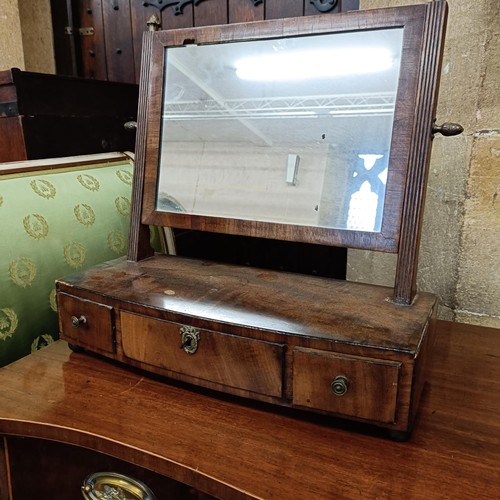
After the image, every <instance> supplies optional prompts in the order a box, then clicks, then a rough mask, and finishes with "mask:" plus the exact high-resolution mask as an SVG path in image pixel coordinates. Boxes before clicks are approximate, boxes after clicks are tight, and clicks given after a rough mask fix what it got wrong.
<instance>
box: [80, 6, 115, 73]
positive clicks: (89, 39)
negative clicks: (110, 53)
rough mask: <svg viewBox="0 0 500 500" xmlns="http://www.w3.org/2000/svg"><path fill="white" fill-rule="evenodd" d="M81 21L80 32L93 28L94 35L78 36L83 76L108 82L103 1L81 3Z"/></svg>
mask: <svg viewBox="0 0 500 500" xmlns="http://www.w3.org/2000/svg"><path fill="white" fill-rule="evenodd" d="M79 19H80V28H79V29H80V30H82V29H83V30H85V29H87V28H93V34H80V33H79V34H77V36H78V37H79V42H80V50H81V54H82V76H83V77H84V78H95V79H96V80H107V79H108V75H107V67H106V51H105V46H104V24H103V19H102V1H101V0H83V1H81V2H80V5H79ZM83 33H85V31H83Z"/></svg>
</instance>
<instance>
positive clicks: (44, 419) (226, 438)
mask: <svg viewBox="0 0 500 500" xmlns="http://www.w3.org/2000/svg"><path fill="white" fill-rule="evenodd" d="M499 359H500V332H499V331H498V330H492V329H482V328H478V327H473V326H468V325H459V324H452V323H445V322H439V323H438V334H437V343H436V349H435V359H434V360H433V363H432V366H431V373H430V382H429V383H428V385H427V386H426V388H425V390H424V393H423V399H422V403H421V408H420V413H419V415H418V417H417V422H416V424H415V429H414V432H413V434H412V437H411V439H410V441H408V442H406V443H397V442H393V441H390V440H387V439H385V438H383V437H381V436H377V435H374V434H373V433H374V432H377V431H374V430H373V429H372V428H366V427H360V426H358V425H356V424H352V423H345V422H340V421H337V420H333V419H327V418H324V417H317V416H311V415H305V414H303V413H297V412H291V411H288V410H276V409H275V408H271V407H269V406H266V405H263V404H255V403H249V402H243V401H242V400H239V399H235V400H231V399H230V398H229V397H222V396H218V397H215V395H214V394H213V393H207V392H205V393H204V392H201V391H195V390H187V389H186V388H183V387H182V386H175V385H170V384H168V383H165V381H163V380H161V379H155V378H153V377H151V376H149V375H145V374H143V373H141V372H138V371H134V370H132V369H130V368H125V367H121V366H116V365H114V364H113V363H112V362H109V361H104V360H102V359H100V358H98V357H96V356H93V355H90V354H77V353H72V352H71V351H70V350H69V349H68V348H67V345H66V344H65V343H64V342H61V341H60V342H57V343H55V344H53V345H50V346H49V347H47V348H45V349H43V350H41V351H38V352H37V353H35V354H33V355H30V356H28V357H26V358H24V359H22V360H19V361H18V362H16V363H13V364H12V365H9V366H7V367H4V368H2V369H1V370H0V433H3V434H12V435H20V436H30V437H38V438H45V439H51V440H56V441H61V442H64V443H69V444H75V445H78V446H83V447H87V448H91V449H94V450H97V451H101V452H103V453H106V454H109V455H112V456H115V457H117V458H121V459H125V460H128V461H130V462H133V463H136V464H138V465H140V466H142V467H146V468H148V469H150V470H153V471H156V472H159V473H161V474H164V475H168V476H170V477H172V478H174V479H176V480H178V481H181V482H184V483H186V484H189V485H192V486H194V487H196V488H199V489H200V490H202V491H204V492H206V493H210V494H212V495H215V496H218V497H221V498H231V499H235V498H236V499H237V498H279V499H285V498H293V499H299V498H308V499H310V498H315V499H319V498H329V499H331V498H347V499H360V498H367V499H368V498H370V499H371V498H375V497H377V498H419V499H420V498H422V499H423V498H425V499H429V498H443V497H446V498H495V497H496V496H497V495H498V491H500V470H499V464H500V419H499V417H498V415H499V414H500V363H499ZM156 494H157V495H158V496H159V498H161V492H156Z"/></svg>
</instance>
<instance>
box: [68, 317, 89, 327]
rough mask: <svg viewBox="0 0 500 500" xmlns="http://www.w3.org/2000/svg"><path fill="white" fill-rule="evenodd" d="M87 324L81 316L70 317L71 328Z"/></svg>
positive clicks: (85, 319)
mask: <svg viewBox="0 0 500 500" xmlns="http://www.w3.org/2000/svg"><path fill="white" fill-rule="evenodd" d="M85 323H87V318H86V317H85V316H84V315H83V314H82V315H81V316H80V317H79V318H77V317H76V316H71V325H72V326H73V328H79V327H80V325H84V324H85Z"/></svg>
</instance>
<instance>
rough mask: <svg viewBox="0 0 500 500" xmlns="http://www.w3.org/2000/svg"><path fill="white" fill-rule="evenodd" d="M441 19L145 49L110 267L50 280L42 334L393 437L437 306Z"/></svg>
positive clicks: (371, 22) (415, 390)
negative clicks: (253, 241) (432, 280)
mask: <svg viewBox="0 0 500 500" xmlns="http://www.w3.org/2000/svg"><path fill="white" fill-rule="evenodd" d="M445 19H446V3H445V2H443V1H435V2H430V3H427V4H423V5H413V6H409V7H400V8H391V9H381V10H372V11H356V12H350V13H343V14H336V15H325V16H312V17H304V18H297V19H295V18H294V19H283V20H273V21H262V22H254V23H243V24H234V25H224V26H211V27H200V28H190V29H180V30H170V31H158V32H149V33H146V35H145V37H144V49H143V67H142V74H141V91H140V102H139V119H138V127H137V148H136V168H135V172H134V186H133V193H132V214H131V226H130V237H129V252H128V259H127V260H125V259H117V260H114V261H111V262H108V263H105V264H101V265H99V266H96V267H95V268H93V269H90V270H88V271H85V272H83V273H77V274H75V275H72V276H69V277H66V278H64V279H61V280H58V282H57V298H58V311H59V322H60V331H61V337H62V338H63V339H65V340H67V341H68V342H70V343H71V344H75V345H78V346H79V347H82V348H84V349H88V350H90V351H94V352H97V353H99V354H102V355H104V356H107V357H110V358H112V359H114V360H117V361H120V362H123V363H126V364H129V365H131V366H134V367H137V368H141V369H144V370H147V371H151V372H154V373H157V374H159V375H163V376H166V377H168V378H170V379H176V380H180V381H183V382H187V383H190V384H193V385H196V386H199V387H204V388H208V389H213V390H215V391H219V392H224V393H226V394H231V395H235V396H238V397H244V398H250V399H254V400H259V401H263V402H266V403H270V404H275V405H280V406H284V407H292V408H296V409H300V410H305V411H312V412H316V413H323V414H327V415H330V416H333V417H341V418H347V419H351V420H355V421H360V422H364V423H368V424H374V425H376V426H379V427H382V428H385V429H388V430H389V432H390V433H391V435H393V436H395V437H398V439H399V438H406V437H407V436H408V435H409V432H410V431H411V430H412V427H413V423H414V421H415V416H416V414H417V410H418V402H419V399H420V396H421V394H422V390H423V387H424V384H425V380H426V366H427V365H428V363H429V359H430V357H431V356H430V355H431V354H432V350H433V343H434V338H435V335H434V332H435V328H434V325H435V317H436V311H437V304H438V301H437V297H435V296H434V295H433V294H431V293H426V292H420V291H419V293H418V294H416V293H415V274H416V262H417V250H418V242H419V234H420V226H421V221H422V207H423V203H424V191H425V183H426V176H427V174H426V172H427V168H428V161H429V153H430V147H431V142H432V136H433V134H434V133H435V132H438V131H441V132H442V133H445V134H447V135H450V134H452V133H455V132H457V131H458V130H459V129H460V127H458V126H453V125H450V124H445V125H443V126H441V127H435V126H434V110H435V101H436V95H437V90H438V77H439V71H440V60H441V53H442V48H443V36H444V25H445ZM150 225H156V226H163V227H173V228H181V229H188V230H191V229H194V230H200V231H211V232H219V233H223V234H232V235H242V236H246V237H253V236H255V237H259V238H270V239H275V240H283V241H290V242H306V243H316V244H321V245H332V246H337V247H347V248H359V249H368V250H376V251H383V252H394V253H397V254H398V264H397V272H396V279H395V286H394V288H391V287H381V286H375V285H371V284H367V283H354V282H349V281H345V280H336V279H331V278H328V277H321V276H309V275H306V274H300V273H288V272H282V271H269V270H267V269H258V268H257V267H251V266H244V265H232V264H228V263H226V262H224V263H221V262H214V261H211V260H208V259H205V260H200V259H191V258H186V257H182V256H172V255H155V254H154V252H153V250H152V248H151V246H150V242H149V234H150V233H149V226H150Z"/></svg>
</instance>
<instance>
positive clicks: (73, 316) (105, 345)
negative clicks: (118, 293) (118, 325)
mask: <svg viewBox="0 0 500 500" xmlns="http://www.w3.org/2000/svg"><path fill="white" fill-rule="evenodd" d="M57 308H58V312H59V331H60V333H61V338H62V339H64V340H66V341H67V342H69V343H70V344H71V343H74V344H76V345H79V346H81V347H85V348H89V349H90V350H100V351H105V352H110V353H113V352H114V340H113V314H112V312H113V308H112V307H110V306H105V305H102V304H98V303H96V302H92V301H90V300H83V299H78V298H76V297H73V296H71V295H66V294H65V293H60V292H59V293H58V294H57Z"/></svg>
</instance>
